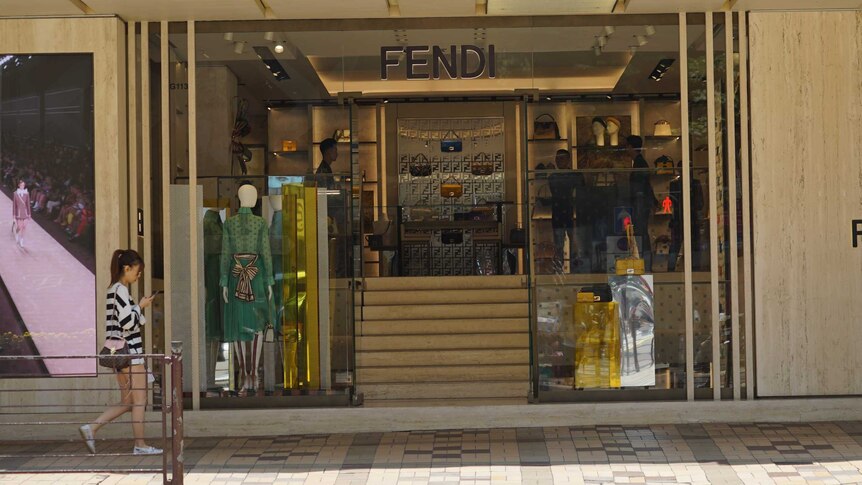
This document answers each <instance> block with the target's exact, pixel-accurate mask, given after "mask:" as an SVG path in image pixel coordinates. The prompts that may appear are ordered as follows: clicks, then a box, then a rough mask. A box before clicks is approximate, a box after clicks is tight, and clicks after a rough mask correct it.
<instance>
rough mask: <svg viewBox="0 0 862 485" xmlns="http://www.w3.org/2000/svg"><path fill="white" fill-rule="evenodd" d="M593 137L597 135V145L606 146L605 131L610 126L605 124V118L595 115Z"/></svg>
mask: <svg viewBox="0 0 862 485" xmlns="http://www.w3.org/2000/svg"><path fill="white" fill-rule="evenodd" d="M592 128H593V137H595V140H596V145H598V146H600V147H603V146H605V131H606V130H607V128H608V126H607V124H605V120H603V119H601V118H599V117H595V118H593V124H592Z"/></svg>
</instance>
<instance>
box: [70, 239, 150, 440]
mask: <svg viewBox="0 0 862 485" xmlns="http://www.w3.org/2000/svg"><path fill="white" fill-rule="evenodd" d="M143 270H144V261H143V260H142V259H141V256H140V255H139V254H138V253H137V252H136V251H134V250H131V249H125V250H124V249H118V250H116V251H114V255H113V256H112V258H111V286H110V288H108V296H107V306H106V312H107V314H106V332H105V337H106V338H112V339H117V340H125V341H126V344H127V345H128V347H129V354H142V353H143V345H142V340H141V325H143V324H145V323H146V319H145V318H144V315H143V313H142V310H143V309H144V308H146V307H148V306H149V305H150V303H152V301H153V297H152V296H149V297H144V298H141V303H140V304H139V305H135V302H134V300H132V297H131V295H129V289H128V286H127V285H130V284H132V283H134V282H136V281H138V278H140V276H141V272H142V271H143ZM147 377H148V372H147V367H146V365H145V363H144V359H143V358H140V357H137V358H134V357H133V358H132V361H131V365H130V366H129V367H126V368H125V369H119V370H118V371H117V384H119V386H120V396H121V398H122V399H121V401H120V402H121V404H118V405H116V406H112V407H110V408H108V409H107V410H106V411H105V412H104V413H102V415H101V416H99V417H98V418H96V420H95V421H93V422H92V423H90V424H85V425H84V426H81V428H80V431H81V437H82V438H83V439H84V442H85V443H86V445H87V448H88V449H89V450H90V452H91V453H95V452H96V440H95V436H96V433H97V432H98V431H99V429H100V428H101V427H102V426H104V425H106V424H108V423H110V422H111V421H113V420H115V419H117V418H118V417H120V416H122V415H123V414H125V413H127V412H131V413H132V433H133V434H134V437H135V446H134V448H133V449H132V452H133V453H134V454H135V455H159V454H161V453H162V450H160V449H158V448H154V447H152V446H148V445H147V444H146V442H145V441H144V411H145V409H146V406H147V384H148V382H147Z"/></svg>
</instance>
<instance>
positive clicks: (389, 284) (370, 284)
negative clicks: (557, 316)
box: [364, 275, 527, 291]
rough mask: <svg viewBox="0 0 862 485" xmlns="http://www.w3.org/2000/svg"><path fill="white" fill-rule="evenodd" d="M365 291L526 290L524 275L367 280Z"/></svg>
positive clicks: (365, 281) (405, 277)
mask: <svg viewBox="0 0 862 485" xmlns="http://www.w3.org/2000/svg"><path fill="white" fill-rule="evenodd" d="M364 285H365V291H400V290H474V289H489V288H509V289H513V288H526V286H527V280H526V277H525V276H523V275H515V276H511V275H505V276H416V277H411V276H404V277H390V278H365V280H364Z"/></svg>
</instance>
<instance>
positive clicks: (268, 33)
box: [263, 32, 275, 42]
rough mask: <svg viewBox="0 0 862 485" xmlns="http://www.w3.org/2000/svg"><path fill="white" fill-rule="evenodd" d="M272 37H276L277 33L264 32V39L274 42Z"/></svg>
mask: <svg viewBox="0 0 862 485" xmlns="http://www.w3.org/2000/svg"><path fill="white" fill-rule="evenodd" d="M272 39H275V33H273V32H264V33H263V40H268V41H270V42H272Z"/></svg>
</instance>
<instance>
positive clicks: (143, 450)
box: [132, 446, 162, 455]
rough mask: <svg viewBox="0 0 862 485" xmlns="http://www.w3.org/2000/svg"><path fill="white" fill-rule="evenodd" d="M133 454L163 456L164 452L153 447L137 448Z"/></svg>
mask: <svg viewBox="0 0 862 485" xmlns="http://www.w3.org/2000/svg"><path fill="white" fill-rule="evenodd" d="M132 453H133V454H135V455H161V454H162V450H160V449H158V448H155V447H153V446H136V447H135V449H134V450H132Z"/></svg>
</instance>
